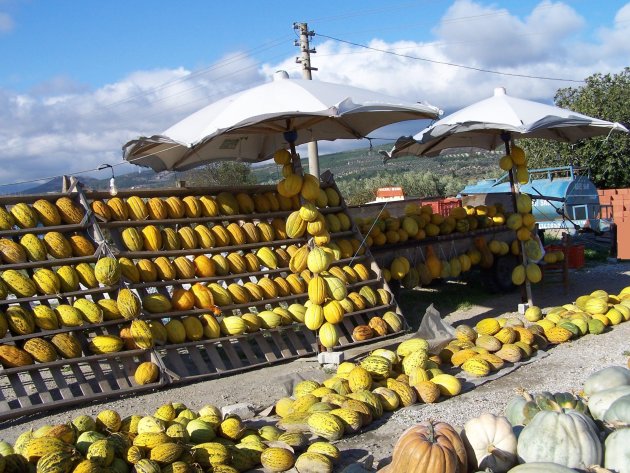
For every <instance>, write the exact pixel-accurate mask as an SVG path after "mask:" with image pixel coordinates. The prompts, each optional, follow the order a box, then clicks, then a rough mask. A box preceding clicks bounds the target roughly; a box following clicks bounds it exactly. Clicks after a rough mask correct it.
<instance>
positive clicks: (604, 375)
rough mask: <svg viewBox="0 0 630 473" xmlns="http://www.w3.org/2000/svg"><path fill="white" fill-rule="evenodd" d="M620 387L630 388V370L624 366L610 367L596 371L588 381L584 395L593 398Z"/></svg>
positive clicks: (585, 383) (585, 384)
mask: <svg viewBox="0 0 630 473" xmlns="http://www.w3.org/2000/svg"><path fill="white" fill-rule="evenodd" d="M618 386H630V370H629V369H627V368H624V367H623V366H609V367H608V368H604V369H601V370H599V371H596V372H595V373H593V374H592V375H590V376H589V377H588V378H587V379H586V381H585V382H584V394H586V395H587V396H591V395H593V394H595V393H597V392H600V391H604V390H606V389H611V388H616V387H618Z"/></svg>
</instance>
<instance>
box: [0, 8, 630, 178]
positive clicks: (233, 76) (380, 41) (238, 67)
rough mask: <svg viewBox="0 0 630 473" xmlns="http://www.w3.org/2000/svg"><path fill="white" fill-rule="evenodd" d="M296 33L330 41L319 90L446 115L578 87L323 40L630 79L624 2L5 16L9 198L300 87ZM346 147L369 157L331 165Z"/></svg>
mask: <svg viewBox="0 0 630 473" xmlns="http://www.w3.org/2000/svg"><path fill="white" fill-rule="evenodd" d="M295 21H306V22H308V23H309V27H310V28H311V29H313V30H315V32H316V33H319V34H320V35H323V36H315V38H314V39H313V45H314V46H315V47H316V48H317V51H318V52H317V54H315V55H313V58H312V60H313V64H314V66H316V67H318V68H319V71H317V72H315V73H314V78H315V79H321V80H327V81H331V82H344V83H351V84H352V85H355V86H358V87H364V88H368V89H372V90H377V91H379V92H384V93H388V94H390V95H396V96H400V97H403V98H406V99H413V100H427V101H428V102H430V103H432V104H434V105H437V106H439V107H441V108H443V109H444V110H446V111H447V112H448V111H453V110H455V109H457V108H460V107H463V106H466V105H469V104H470V103H472V102H473V101H476V100H479V99H482V98H485V97H487V96H489V95H491V94H492V89H493V88H494V87H496V86H499V85H502V86H506V87H507V88H508V93H511V94H513V95H517V96H519V97H523V98H530V99H534V100H540V101H548V102H549V101H551V100H552V99H553V95H554V93H555V91H556V90H557V89H558V88H560V87H567V86H576V85H579V84H577V83H570V82H561V81H545V80H539V79H527V78H515V77H509V76H500V75H493V74H484V73H477V72H473V71H470V70H465V69H461V68H456V67H450V66H443V65H437V64H431V63H427V62H423V61H419V60H412V59H403V58H400V57H396V56H393V55H386V54H383V53H378V52H375V51H368V50H366V49H362V48H360V47H357V46H352V45H350V44H348V43H342V42H339V41H336V40H331V39H329V38H326V37H325V36H330V37H333V38H337V39H342V40H345V41H349V42H352V43H359V44H364V45H369V46H371V47H373V48H376V49H385V50H389V51H392V52H395V53H398V54H407V55H411V56H416V57H424V58H429V59H433V60H436V61H442V62H449V63H455V64H461V65H468V66H473V67H479V68H483V69H491V70H495V71H503V72H509V73H517V74H524V75H536V76H547V77H559V78H570V79H575V80H581V79H584V78H585V77H588V76H589V75H591V74H593V73H596V72H603V73H608V72H611V73H616V72H619V71H621V70H622V69H623V67H624V66H627V65H628V57H630V45H629V44H628V43H630V42H629V41H628V39H627V38H629V37H630V3H629V2H624V1H621V0H606V1H600V2H594V1H591V0H565V1H529V0H521V1H516V0H515V1H502V2H490V1H485V0H456V1H447V0H421V1H407V2H402V1H400V2H398V1H392V2H383V1H372V0H362V1H355V0H349V1H345V2H339V1H330V0H325V1H319V2H285V1H274V0H271V1H266V2H260V1H232V2H222V1H221V2H220V1H214V2H210V1H178V2H166V1H155V0H154V1H148V0H136V1H131V2H130V1H125V2H123V1H118V0H110V1H106V2H103V1H99V2H96V1H88V0H86V1H70V0H56V1H43V0H0V57H1V58H2V60H1V61H0V142H3V143H5V146H4V147H0V164H2V166H0V184H2V183H7V182H15V181H18V180H20V179H27V178H35V177H43V176H48V175H55V174H60V173H64V172H74V171H79V170H84V169H88V168H90V167H91V166H94V167H96V166H98V164H99V163H102V162H111V163H114V162H119V161H120V149H121V146H122V145H123V144H124V143H125V142H127V141H128V140H130V139H133V138H135V137H136V136H137V135H139V134H155V133H159V132H161V131H163V130H164V129H166V128H168V126H170V125H171V124H172V123H174V122H176V121H177V120H179V119H181V118H183V116H185V115H187V114H189V113H191V112H193V111H195V110H196V109H198V108H201V107H202V106H203V105H205V104H207V103H209V102H211V101H213V100H216V99H218V98H220V97H222V96H225V95H227V94H229V93H233V92H235V91H238V90H241V89H243V88H246V87H250V86H252V85H255V84H259V83H261V82H264V81H265V80H268V79H269V77H270V75H271V73H272V72H273V71H275V70H276V69H278V68H282V69H286V70H288V71H289V72H290V73H291V74H292V75H293V76H299V74H300V72H299V67H300V66H299V65H297V64H296V63H295V56H296V55H298V49H297V48H296V47H295V46H294V45H293V41H294V39H295V38H296V35H295V32H294V31H293V28H292V24H293V22H295ZM419 126H420V125H416V127H419ZM417 131H419V128H418V129H409V131H406V133H407V134H408V133H413V132H417ZM392 138H395V136H392ZM340 146H357V144H356V143H350V144H348V143H347V142H346V143H341V142H339V143H337V142H335V143H327V144H324V145H323V151H324V152H326V151H334V150H336V149H339V147H340ZM360 146H363V145H362V144H361V145H360ZM16 163H17V164H16ZM125 167H129V166H125ZM130 169H131V167H129V170H130ZM121 171H122V170H121ZM96 175H98V174H96Z"/></svg>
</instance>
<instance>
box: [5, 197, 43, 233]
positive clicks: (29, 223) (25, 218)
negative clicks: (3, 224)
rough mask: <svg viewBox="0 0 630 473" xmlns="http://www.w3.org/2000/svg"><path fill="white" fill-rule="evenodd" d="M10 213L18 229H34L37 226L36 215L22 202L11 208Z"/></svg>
mask: <svg viewBox="0 0 630 473" xmlns="http://www.w3.org/2000/svg"><path fill="white" fill-rule="evenodd" d="M10 212H11V216H12V217H13V220H14V222H15V224H16V225H17V226H18V227H20V228H34V227H36V226H37V213H36V212H35V211H34V210H33V209H32V208H31V207H29V206H28V205H27V204H25V203H24V202H19V203H17V204H15V205H14V206H13V207H11V210H10Z"/></svg>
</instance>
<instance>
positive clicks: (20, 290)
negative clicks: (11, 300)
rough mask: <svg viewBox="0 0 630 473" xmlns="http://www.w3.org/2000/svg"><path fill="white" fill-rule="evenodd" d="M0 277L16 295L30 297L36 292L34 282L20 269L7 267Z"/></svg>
mask: <svg viewBox="0 0 630 473" xmlns="http://www.w3.org/2000/svg"><path fill="white" fill-rule="evenodd" d="M0 277H1V278H2V280H3V281H4V283H5V284H6V285H7V287H8V288H9V291H11V292H12V293H13V294H15V295H16V296H17V297H32V296H34V295H35V293H36V292H37V287H36V286H35V283H34V282H33V281H31V280H30V279H29V278H28V277H27V276H25V275H24V274H23V273H22V272H20V271H16V270H15V269H7V270H6V271H4V272H3V273H2V275H1V276H0Z"/></svg>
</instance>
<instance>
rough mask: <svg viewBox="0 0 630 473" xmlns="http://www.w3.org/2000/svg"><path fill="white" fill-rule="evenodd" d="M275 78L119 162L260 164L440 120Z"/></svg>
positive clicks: (362, 93) (423, 110)
mask: <svg viewBox="0 0 630 473" xmlns="http://www.w3.org/2000/svg"><path fill="white" fill-rule="evenodd" d="M275 79H276V80H274V81H272V82H268V83H265V84H263V85H260V86H257V87H253V88H251V89H247V90H244V91H242V92H239V93H236V94H234V95H230V96H228V97H225V98H223V99H221V100H219V101H218V102H215V103H212V104H210V105H208V106H206V107H204V108H202V109H201V110H199V111H197V112H195V113H193V114H192V115H190V116H188V117H186V118H184V119H183V120H182V121H180V122H179V123H176V124H175V125H173V126H172V127H170V128H169V129H168V130H166V131H165V132H164V133H162V134H160V135H154V136H151V137H140V138H138V139H135V140H132V141H129V142H128V143H127V144H125V145H124V146H123V153H124V159H126V160H127V161H130V162H132V163H134V164H138V165H140V166H147V167H150V168H152V169H153V170H155V171H163V170H185V169H190V168H193V167H196V166H199V165H202V164H205V163H208V162H211V161H218V160H230V159H231V160H239V161H247V162H257V161H264V160H266V159H269V157H270V156H271V155H272V154H273V153H274V151H276V150H278V149H280V148H286V147H287V145H288V144H292V145H299V144H302V143H307V142H309V141H316V140H336V139H343V138H352V139H357V138H364V137H365V136H367V134H368V133H370V132H371V131H373V130H376V129H377V128H380V127H383V126H385V125H389V124H391V123H397V122H400V121H404V120H418V119H423V118H437V117H438V114H439V113H440V110H439V109H438V108H436V107H433V106H431V105H428V104H426V103H411V102H404V101H402V100H400V99H396V98H394V97H390V96H387V95H383V94H378V93H375V92H371V91H368V90H364V89H359V88H356V87H350V86H346V85H340V84H332V83H329V82H321V81H311V80H303V79H288V76H287V75H286V73H284V74H281V75H278V74H276V78H275ZM287 132H289V133H287ZM296 132H297V133H296Z"/></svg>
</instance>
